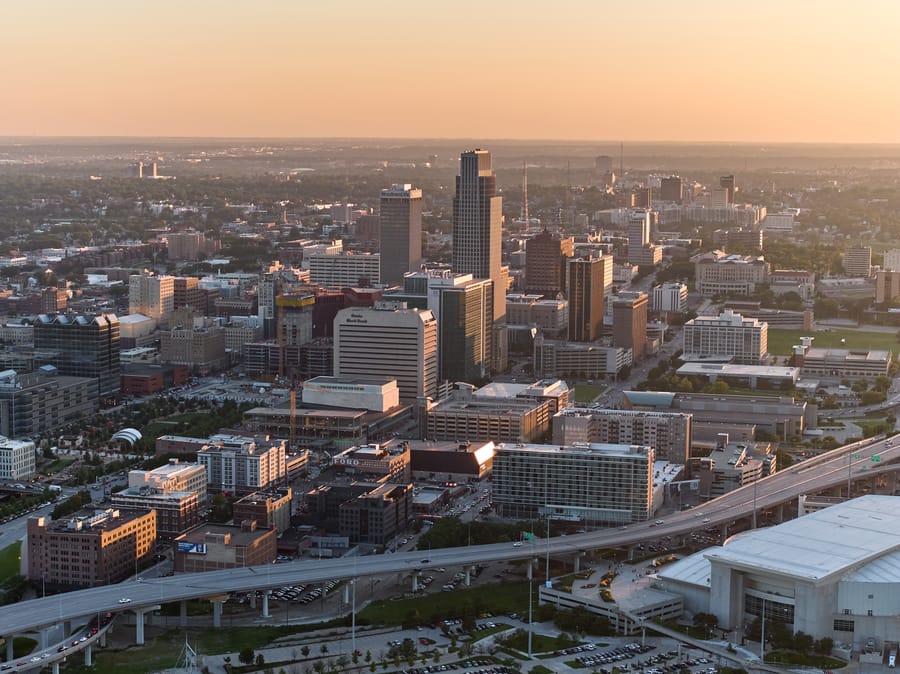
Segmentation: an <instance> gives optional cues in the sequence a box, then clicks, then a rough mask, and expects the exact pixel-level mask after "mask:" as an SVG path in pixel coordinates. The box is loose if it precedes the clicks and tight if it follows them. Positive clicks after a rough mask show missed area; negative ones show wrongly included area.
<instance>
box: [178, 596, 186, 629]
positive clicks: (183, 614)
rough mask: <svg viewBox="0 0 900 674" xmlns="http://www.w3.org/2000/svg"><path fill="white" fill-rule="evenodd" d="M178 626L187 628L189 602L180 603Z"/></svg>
mask: <svg viewBox="0 0 900 674" xmlns="http://www.w3.org/2000/svg"><path fill="white" fill-rule="evenodd" d="M178 625H179V626H180V627H187V600H186V599H182V600H181V601H180V602H178Z"/></svg>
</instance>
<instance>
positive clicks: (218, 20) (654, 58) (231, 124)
mask: <svg viewBox="0 0 900 674" xmlns="http://www.w3.org/2000/svg"><path fill="white" fill-rule="evenodd" d="M898 29H900V2H897V0H858V1H857V2H847V1H846V0H841V1H837V0H744V2H732V1H728V0H715V1H706V0H686V1H685V2H671V0H417V1H416V2H411V1H406V0H396V1H390V0H383V1H381V2H376V1H375V0H252V1H250V0H247V1H241V2H239V1H236V0H215V1H213V0H151V1H149V2H144V1H141V2H139V1H138V0H78V1H77V2H73V1H72V0H30V1H28V2H23V1H15V0H6V1H4V2H3V3H2V7H0V63H2V64H3V65H2V67H0V135H129V136H161V135H165V136H296V137H312V136H341V137H348V136H351V137H353V136H358V137H424V138H546V139H594V140H597V139H610V140H618V139H622V140H673V141H679V140H680V141H716V140H735V141H810V142H818V141H828V142H844V141H848V142H849V141H863V142H893V143H897V142H900V44H898V42H900V33H898Z"/></svg>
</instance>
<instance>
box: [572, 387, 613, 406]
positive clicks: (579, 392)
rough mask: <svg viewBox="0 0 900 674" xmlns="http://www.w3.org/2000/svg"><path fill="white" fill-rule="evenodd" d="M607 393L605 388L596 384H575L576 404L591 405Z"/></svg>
mask: <svg viewBox="0 0 900 674" xmlns="http://www.w3.org/2000/svg"><path fill="white" fill-rule="evenodd" d="M605 391H606V387H605V386H598V385H596V384H575V402H579V403H589V402H591V401H592V400H593V399H594V398H596V397H597V396H598V395H600V394H601V393H603V392H605Z"/></svg>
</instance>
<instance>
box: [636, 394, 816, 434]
mask: <svg viewBox="0 0 900 674" xmlns="http://www.w3.org/2000/svg"><path fill="white" fill-rule="evenodd" d="M623 407H624V409H635V410H658V411H672V412H684V413H685V414H690V415H691V416H692V417H693V421H692V422H691V423H692V426H693V433H694V436H696V435H697V430H698V429H697V427H698V424H700V423H717V424H730V425H732V426H735V427H738V426H740V427H748V426H749V427H754V426H755V427H756V428H759V429H762V430H764V431H766V433H769V434H771V435H777V436H778V437H780V438H784V437H790V436H794V435H797V436H802V435H803V429H804V428H806V426H807V423H808V424H809V425H810V428H815V423H816V417H815V415H814V413H813V410H812V409H810V410H809V417H807V404H806V401H805V400H794V399H793V398H792V397H790V396H781V397H780V396H766V395H757V396H740V395H720V394H712V393H710V394H706V393H669V392H665V391H624V399H623Z"/></svg>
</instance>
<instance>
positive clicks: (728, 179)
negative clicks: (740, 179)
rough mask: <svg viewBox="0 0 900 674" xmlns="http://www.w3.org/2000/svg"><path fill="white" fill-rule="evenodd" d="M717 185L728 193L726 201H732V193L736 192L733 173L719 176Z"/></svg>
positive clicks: (731, 202)
mask: <svg viewBox="0 0 900 674" xmlns="http://www.w3.org/2000/svg"><path fill="white" fill-rule="evenodd" d="M719 187H720V188H721V189H723V190H725V191H726V192H727V193H728V203H729V204H733V203H734V195H735V194H736V193H737V189H738V188H737V184H736V183H735V181H734V176H733V175H727V176H722V177H721V178H719Z"/></svg>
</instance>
